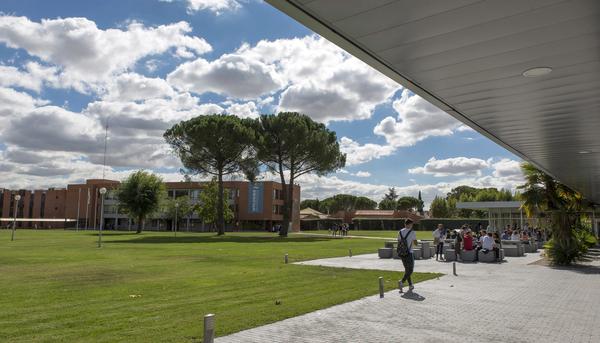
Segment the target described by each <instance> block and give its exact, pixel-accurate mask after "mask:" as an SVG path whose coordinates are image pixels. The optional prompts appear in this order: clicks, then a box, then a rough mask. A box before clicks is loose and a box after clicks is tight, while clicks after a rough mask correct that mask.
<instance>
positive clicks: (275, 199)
mask: <svg viewBox="0 0 600 343" xmlns="http://www.w3.org/2000/svg"><path fill="white" fill-rule="evenodd" d="M165 185H166V188H167V192H168V196H169V197H173V198H175V197H180V196H187V197H189V199H190V202H191V203H192V204H196V203H198V201H199V195H200V193H201V192H202V188H203V187H204V185H205V183H204V182H166V183H165ZM118 186H119V182H118V181H112V180H101V179H90V180H87V181H86V183H85V184H71V185H68V186H67V188H61V189H58V188H56V189H54V188H50V189H47V190H34V191H30V190H7V189H0V209H1V216H0V217H1V218H6V219H8V218H13V217H14V215H15V212H14V211H15V209H14V207H15V203H16V202H15V200H14V197H15V195H16V194H20V195H21V200H20V201H19V202H18V205H17V218H44V219H61V218H62V219H73V220H75V221H73V222H27V221H20V222H17V227H27V228H32V227H36V225H37V227H39V228H62V227H70V228H74V227H76V226H77V219H78V220H79V223H78V224H79V225H78V226H79V228H81V229H84V228H91V229H93V228H97V227H98V226H99V224H100V218H101V214H100V204H101V201H100V194H99V190H100V188H102V187H106V188H107V189H108V192H107V194H106V195H105V200H104V224H105V228H107V229H113V228H114V229H121V230H127V229H133V228H135V225H136V223H135V218H129V217H128V216H127V215H126V214H124V213H123V211H122V210H121V209H120V206H119V202H118V200H117V199H116V197H115V192H114V190H115V189H116V188H117V187H118ZM224 186H225V188H226V189H227V190H229V199H228V203H229V206H230V207H231V209H232V210H233V212H234V220H233V221H232V223H229V224H227V229H229V230H249V229H260V230H264V229H269V228H272V227H273V226H274V225H277V224H280V223H281V221H282V220H283V215H282V214H281V213H282V208H283V199H282V193H281V189H282V187H281V184H280V183H277V182H272V181H264V182H256V183H250V182H247V181H225V182H224ZM299 204H300V186H298V185H295V186H294V208H293V211H292V212H293V215H292V217H293V221H292V229H293V230H294V231H298V230H299V229H300V216H299V213H300V210H299ZM1 225H3V226H7V225H11V221H9V220H4V221H2V222H1ZM171 225H172V223H171V222H170V221H167V220H166V219H165V218H163V217H162V216H161V215H160V214H159V215H156V216H154V218H149V219H147V220H146V224H145V229H146V230H165V229H167V228H168V229H170V228H171ZM177 225H178V228H179V229H178V230H180V231H186V230H189V231H208V230H209V229H210V227H209V225H208V224H206V223H204V222H203V220H202V218H199V217H198V215H197V214H195V213H194V214H193V215H191V216H182V217H180V218H178V223H177Z"/></svg>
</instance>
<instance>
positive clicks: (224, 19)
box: [0, 0, 522, 202]
mask: <svg viewBox="0 0 600 343" xmlns="http://www.w3.org/2000/svg"><path fill="white" fill-rule="evenodd" d="M0 12H1V15H0V75H1V78H0V117H1V118H2V120H3V122H4V125H3V126H2V127H1V128H0V177H1V179H2V180H3V181H2V184H0V187H6V188H40V187H48V186H64V185H66V184H67V183H69V182H78V181H81V180H83V179H85V178H91V177H100V176H101V173H102V165H101V164H102V150H103V139H104V131H103V127H104V125H105V123H106V122H107V120H108V123H109V137H110V138H109V145H108V158H107V160H108V163H107V164H108V166H107V168H106V173H107V177H110V178H115V179H119V178H123V177H125V176H126V175H127V174H128V173H129V172H130V171H131V170H135V169H139V168H145V169H151V170H154V171H156V172H157V173H160V174H161V175H162V176H163V177H164V178H165V179H167V180H179V179H181V175H179V173H178V168H179V165H178V161H177V160H176V159H175V158H174V157H173V156H172V154H171V153H170V152H169V150H168V147H166V146H165V144H164V142H163V141H162V137H161V136H162V132H163V131H164V130H165V129H166V128H168V127H170V126H171V125H173V124H174V123H176V122H178V121H180V120H186V119H189V118H191V117H193V116H196V115H203V114H207V113H214V112H218V113H229V114H232V115H238V116H240V117H255V116H256V115H258V114H259V113H273V112H276V111H279V110H294V111H300V112H303V113H306V114H308V115H310V116H311V117H313V118H314V119H315V120H317V121H321V122H324V123H326V124H327V125H328V127H329V128H330V129H332V130H334V131H336V132H337V135H338V138H339V140H340V144H341V147H342V150H343V151H344V152H346V153H347V154H348V165H347V167H346V168H344V169H343V170H340V171H338V172H336V173H332V174H331V175H328V176H325V177H316V176H310V175H309V176H306V177H305V178H303V179H302V180H300V183H301V185H302V187H303V197H304V198H312V197H319V198H324V197H326V196H329V195H331V194H334V193H353V194H357V195H365V196H369V197H371V198H373V199H374V200H380V198H381V196H382V195H383V193H384V192H385V191H386V189H387V187H390V186H395V187H396V188H397V189H398V190H399V192H400V193H401V194H403V195H414V196H416V194H417V192H418V191H419V190H421V191H423V194H424V197H425V200H426V201H427V202H429V201H430V200H431V199H432V198H433V197H434V196H435V195H436V194H444V193H445V192H447V191H448V190H449V189H450V188H452V187H454V186H456V185H459V184H469V185H475V186H494V187H506V188H511V189H512V188H514V187H515V185H517V184H518V183H520V182H521V180H522V176H521V175H520V172H519V170H518V163H519V159H518V158H517V157H515V156H514V155H512V154H511V153H509V152H508V151H506V150H505V149H503V148H501V147H499V146H498V145H496V144H495V143H493V142H492V141H490V140H488V139H487V138H485V137H483V136H481V135H480V134H478V133H476V132H475V131H473V130H470V129H468V128H467V127H465V126H463V125H461V124H460V123H459V122H458V121H456V120H455V119H453V118H452V117H450V116H449V115H447V114H445V113H443V112H441V111H439V110H438V109H436V108H435V107H433V106H432V105H430V104H428V103H427V102H425V101H424V100H423V99H421V98H419V97H418V96H415V95H414V94H412V93H411V92H409V91H408V90H406V89H403V88H402V87H401V86H400V85H397V84H396V83H394V82H393V81H391V80H389V79H387V78H386V77H385V76H383V75H381V74H379V73H378V72H376V71H374V70H373V69H371V68H370V67H368V66H366V65H365V64H364V63H362V62H360V61H358V60H356V59H355V58H353V57H352V56H350V55H348V54H347V53H345V52H343V51H342V50H340V49H339V48H337V47H336V46H334V45H332V44H331V43H329V42H327V41H326V40H324V39H323V38H321V37H319V36H317V35H315V34H314V33H312V32H311V31H310V30H308V29H307V28H305V27H304V26H302V25H300V24H299V23H297V22H295V21H294V20H292V19H291V18H289V17H287V16H286V15H285V14H282V13H280V12H279V11H277V10H276V9H274V8H272V7H271V6H270V5H268V4H266V3H263V2H262V1H257V0H247V1H241V0H170V1H165V0H162V1H161V0H135V1H134V0H125V1H124V0H120V1H102V2H98V1H96V2H88V1H74V0H73V1H58V0H57V1H32V0H29V1H27V0H19V1H13V0H4V1H2V3H1V4H0ZM265 177H267V178H268V177H269V176H265Z"/></svg>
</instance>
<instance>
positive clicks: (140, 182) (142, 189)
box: [117, 170, 166, 233]
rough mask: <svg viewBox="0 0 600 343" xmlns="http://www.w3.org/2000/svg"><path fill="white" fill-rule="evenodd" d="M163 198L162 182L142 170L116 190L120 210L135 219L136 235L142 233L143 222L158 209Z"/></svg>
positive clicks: (164, 192)
mask: <svg viewBox="0 0 600 343" xmlns="http://www.w3.org/2000/svg"><path fill="white" fill-rule="evenodd" d="M165 197H166V191H165V185H164V183H163V180H162V179H161V178H160V177H159V176H156V175H154V174H151V173H148V172H146V171H144V170H138V171H136V172H135V173H132V174H131V175H129V177H128V178H127V179H125V181H123V182H122V183H121V185H120V186H119V189H118V190H117V198H118V199H119V203H120V206H121V208H123V209H124V210H125V211H126V212H127V213H129V214H130V215H131V216H133V217H135V218H137V233H141V232H142V228H143V223H144V220H145V219H146V217H147V216H148V215H150V214H152V213H154V212H155V211H157V210H158V209H159V207H160V203H161V200H162V199H164V198H165Z"/></svg>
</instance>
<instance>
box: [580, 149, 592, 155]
mask: <svg viewBox="0 0 600 343" xmlns="http://www.w3.org/2000/svg"><path fill="white" fill-rule="evenodd" d="M579 153H580V154H589V153H590V151H587V150H581V151H580V152H579Z"/></svg>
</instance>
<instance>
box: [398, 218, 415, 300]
mask: <svg viewBox="0 0 600 343" xmlns="http://www.w3.org/2000/svg"><path fill="white" fill-rule="evenodd" d="M412 227H413V221H412V220H410V219H406V220H405V221H404V228H403V229H402V230H400V232H398V246H399V247H400V246H401V245H402V242H401V240H404V241H405V242H406V246H407V251H406V255H405V256H402V255H401V254H400V253H399V254H398V255H399V256H400V258H401V259H402V264H403V265H404V277H403V278H402V280H401V281H400V284H399V288H400V293H402V292H403V290H402V287H403V286H404V283H405V282H406V281H408V291H409V292H410V291H412V290H413V289H414V288H415V287H414V286H413V283H412V279H411V278H410V276H411V275H412V273H413V270H414V269H415V258H414V256H413V252H412V247H413V244H416V243H417V233H416V232H415V231H414V230H413V228H412Z"/></svg>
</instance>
